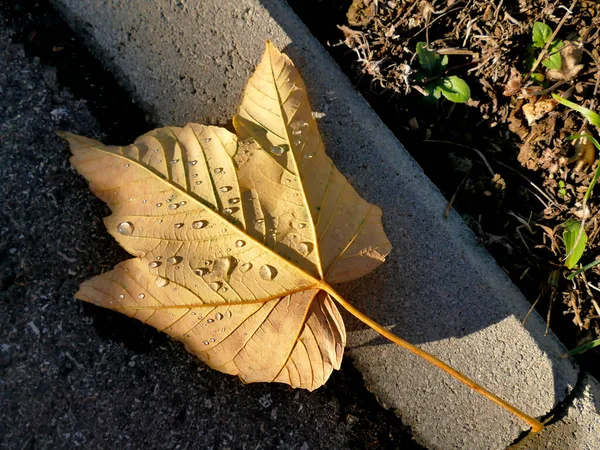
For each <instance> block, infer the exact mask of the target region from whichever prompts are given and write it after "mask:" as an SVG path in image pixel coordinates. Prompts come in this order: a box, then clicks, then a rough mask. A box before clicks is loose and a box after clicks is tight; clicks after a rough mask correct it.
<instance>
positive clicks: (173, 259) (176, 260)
mask: <svg viewBox="0 0 600 450" xmlns="http://www.w3.org/2000/svg"><path fill="white" fill-rule="evenodd" d="M181 261H183V258H182V257H181V256H170V257H169V258H167V262H168V263H169V264H173V265H175V264H179V263H180V262H181Z"/></svg>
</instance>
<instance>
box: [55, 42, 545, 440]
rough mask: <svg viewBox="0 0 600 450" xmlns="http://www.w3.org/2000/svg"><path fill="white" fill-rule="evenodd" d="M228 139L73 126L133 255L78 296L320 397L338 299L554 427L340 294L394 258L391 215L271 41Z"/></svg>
mask: <svg viewBox="0 0 600 450" xmlns="http://www.w3.org/2000/svg"><path fill="white" fill-rule="evenodd" d="M233 122H234V126H235V129H236V132H237V136H236V135H234V134H232V133H230V132H229V131H227V130H225V129H223V128H219V127H214V126H203V125H198V124H188V125H186V126H184V127H182V128H178V127H165V128H160V129H157V130H154V131H151V132H149V133H147V134H145V135H143V136H141V137H140V138H138V139H137V140H136V141H135V143H134V144H133V145H129V146H126V147H116V146H104V145H103V144H101V143H99V142H97V141H94V140H92V139H88V138H84V137H80V136H76V135H73V134H69V133H63V134H62V135H63V136H64V137H65V138H66V139H67V140H68V141H69V143H70V145H71V151H72V153H73V156H72V158H71V163H72V164H73V165H74V166H75V168H76V169H77V170H78V171H79V173H81V174H82V175H83V176H84V177H86V178H87V179H88V180H89V182H90V189H91V190H92V191H93V192H94V193H95V194H96V195H97V196H98V197H99V198H100V199H102V200H104V201H105V202H106V203H107V204H108V206H109V207H110V208H111V210H112V215H111V216H109V217H107V218H106V219H105V224H106V226H107V228H108V231H109V232H110V233H111V234H112V235H113V236H114V237H115V238H116V239H117V241H118V242H119V243H120V244H121V246H123V248H125V249H126V250H127V251H128V252H129V253H131V254H132V255H133V256H135V258H134V259H130V260H127V261H124V262H122V263H120V264H118V265H117V266H116V268H115V269H114V270H112V271H110V272H107V273H104V274H102V275H99V276H97V277H95V278H92V279H91V280H88V281H86V282H84V283H83V284H82V285H81V288H80V290H79V291H78V292H77V293H76V298H78V299H81V300H84V301H87V302H90V303H94V304H96V305H98V306H102V307H105V308H109V309H112V310H115V311H119V312H122V313H124V314H127V315H129V316H131V317H134V318H136V319H138V320H141V321H142V322H144V323H147V324H149V325H152V326H154V327H155V328H157V329H158V330H160V331H164V332H166V333H168V334H169V335H171V336H172V337H173V338H175V339H177V340H180V341H182V342H183V343H184V344H185V346H186V348H187V350H188V351H190V352H191V353H193V354H195V355H197V356H198V357H199V358H200V359H201V360H203V361H205V362H206V363H207V364H208V365H209V366H211V367H213V368H215V369H217V370H220V371H222V372H225V373H229V374H234V375H237V376H239V377H240V378H241V379H242V381H244V382H247V383H249V382H259V381H268V382H271V381H276V382H282V383H287V384H289V385H291V386H293V387H303V388H307V389H315V388H317V387H319V386H321V385H323V384H324V383H325V382H326V381H327V379H328V377H329V375H330V374H331V372H332V370H333V369H338V368H339V367H340V362H341V359H342V354H343V349H344V346H345V343H346V333H345V329H344V324H343V321H342V318H341V316H340V314H339V312H338V310H337V306H336V304H335V303H334V300H335V301H337V303H339V304H341V305H342V306H343V307H344V308H346V309H347V310H348V311H349V312H351V313H352V314H353V315H355V316H356V317H357V318H359V319H360V320H361V321H363V322H364V323H365V324H367V325H369V326H370V327H372V328H373V329H375V330H376V331H378V332H379V333H381V334H382V335H383V336H385V337H387V338H389V339H391V340H392V341H393V342H395V343H397V344H399V345H402V346H403V347H405V348H408V349H409V350H411V351H413V352H414V353H416V354H418V355H420V356H422V357H424V358H425V359H427V360H428V361H430V362H432V363H433V364H435V365H436V366H438V367H440V368H442V369H443V370H445V371H446V372H448V373H450V374H451V375H453V376H455V377H456V378H458V379H459V380H461V381H462V382H463V383H466V384H467V385H469V386H471V387H472V388H473V389H475V390H477V391H478V392H480V393H481V394H483V395H484V396H486V397H487V398H490V399H492V400H493V401H495V402H496V403H498V404H500V405H502V406H503V407H505V408H507V409H508V410H510V411H511V412H513V413H514V414H516V415H518V416H519V417H521V418H523V419H524V420H527V421H528V422H529V423H530V424H531V425H532V427H533V428H534V430H538V429H541V424H540V423H539V422H537V421H536V420H535V419H533V418H531V417H529V416H527V415H525V414H524V413H522V412H520V411H518V410H516V409H515V408H513V407H512V406H510V405H508V404H507V403H506V402H504V401H503V400H501V399H499V398H498V397H496V396H494V395H493V394H491V393H490V392H488V391H486V390H485V389H483V388H481V387H480V386H478V385H477V384H476V383H474V382H473V381H471V380H469V379H468V378H466V377H465V376H463V375H462V374H460V373H458V372H457V371H456V370H454V369H452V368H451V367H449V366H447V365H446V364H445V363H443V362H441V361H440V360H438V359H437V358H435V357H434V356H432V355H430V354H428V353H426V352H424V351H423V350H420V349H419V348H417V347H415V346H414V345H412V344H410V343H408V342H406V341H403V340H402V339H400V338H398V337H397V336H395V335H393V334H391V333H390V332H389V331H387V330H386V329H384V328H383V327H381V326H380V325H378V324H377V323H375V322H373V321H372V320H370V319H369V318H368V317H366V316H364V315H363V314H362V313H360V312H359V311H357V310H356V309H355V308H354V307H353V306H352V305H350V304H349V303H348V302H347V301H346V300H344V299H343V298H342V297H341V296H340V295H339V294H338V293H337V292H336V291H335V290H334V289H333V288H332V287H331V284H333V283H340V282H344V281H349V280H353V279H356V278H359V277H362V276H364V275H366V274H367V273H369V272H371V271H372V270H373V269H374V268H376V267H377V266H378V265H380V264H381V263H382V262H383V261H384V260H385V256H386V255H387V254H388V253H389V251H390V250H391V245H390V243H389V241H388V239H387V237H386V235H385V233H384V231H383V227H382V225H381V215H382V212H381V209H380V208H378V207H377V206H374V205H371V204H369V203H368V202H366V201H365V200H364V199H362V198H361V197H360V196H359V195H358V194H357V193H356V191H355V190H354V189H353V188H352V186H351V185H350V184H349V183H348V181H347V180H346V178H345V177H344V176H343V175H342V174H341V173H340V172H339V171H338V170H337V169H336V167H335V166H334V164H333V162H332V160H331V159H330V158H329V157H328V156H327V155H326V153H325V149H324V145H323V141H322V140H321V136H320V134H319V132H318V129H317V124H316V122H315V120H314V119H313V117H312V113H311V109H310V105H309V102H308V98H307V95H306V88H305V86H304V83H303V81H302V79H301V78H300V74H299V73H298V71H297V69H296V68H295V67H294V65H293V64H292V62H291V60H290V59H289V58H288V57H287V56H285V55H283V54H281V53H280V52H279V51H278V50H277V49H276V48H275V47H274V46H273V45H272V44H270V43H267V48H266V51H265V53H264V55H263V58H262V60H261V62H260V64H259V65H258V67H257V69H256V71H255V73H254V74H253V75H252V77H251V78H250V80H249V81H248V84H247V86H246V89H245V91H244V96H243V100H242V103H241V105H240V108H239V111H238V114H237V115H236V116H235V118H234V120H233Z"/></svg>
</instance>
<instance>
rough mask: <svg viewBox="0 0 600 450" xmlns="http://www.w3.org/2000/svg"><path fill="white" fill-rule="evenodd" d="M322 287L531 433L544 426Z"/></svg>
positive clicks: (401, 345) (333, 292) (359, 318)
mask: <svg viewBox="0 0 600 450" xmlns="http://www.w3.org/2000/svg"><path fill="white" fill-rule="evenodd" d="M322 289H323V290H325V291H327V293H329V294H330V295H331V296H332V297H333V298H335V300H336V301H337V302H338V303H339V304H340V305H342V306H343V307H344V308H345V309H346V310H347V311H348V312H349V313H350V314H352V315H353V316H354V317H356V318H357V319H358V320H360V321H361V322H363V323H364V324H365V325H367V326H368V327H370V328H372V329H373V330H374V331H376V332H377V333H379V334H380V335H382V336H383V337H385V338H387V339H389V340H390V341H392V342H393V343H394V344H397V345H399V346H400V347H403V348H405V349H406V350H408V351H410V352H412V353H414V354H415V355H417V356H420V357H421V358H423V359H425V360H426V361H429V362H430V363H431V364H433V365H434V366H436V367H438V368H439V369H441V370H443V371H444V372H446V373H447V374H449V375H451V376H452V377H454V378H456V379H457V380H458V381H460V382H461V383H463V384H465V385H467V386H469V387H470V388H471V389H473V390H474V391H476V392H478V393H479V394H481V395H483V396H484V397H485V398H487V399H488V400H491V401H492V402H494V403H496V404H497V405H499V406H501V407H502V408H504V409H506V410H507V411H509V412H510V413H512V414H514V415H515V416H517V417H518V418H520V419H522V420H524V421H525V422H527V423H528V424H529V425H530V426H531V431H532V432H533V433H538V432H539V431H541V430H542V429H543V428H544V425H543V424H542V423H541V422H540V421H539V420H537V419H534V418H533V417H531V416H529V415H527V414H525V413H524V412H523V411H521V410H519V409H518V408H515V407H514V406H512V405H511V404H510V403H508V402H506V401H504V400H502V399H501V398H500V397H498V396H497V395H495V394H492V393H491V392H490V391H488V390H487V389H485V388H484V387H482V386H480V385H479V384H477V383H475V382H474V381H473V380H471V379H470V378H468V377H466V376H465V375H463V374H462V373H460V372H459V371H457V370H456V369H454V368H452V367H450V366H449V365H448V364H446V363H445V362H443V361H441V360H440V359H438V358H436V357H435V356H433V355H432V354H430V353H428V352H426V351H425V350H422V349H420V348H419V347H417V346H416V345H413V344H411V343H410V342H408V341H405V340H404V339H402V338H399V337H398V336H396V335H395V334H393V333H391V332H389V331H388V330H386V329H385V328H384V327H382V326H381V325H379V324H378V323H377V322H375V321H373V320H371V319H370V318H368V317H367V316H365V315H364V314H363V313H362V312H360V311H359V310H358V309H356V308H355V307H354V306H352V305H351V304H350V303H348V302H347V301H346V300H345V299H344V298H343V297H342V296H341V295H340V294H338V293H337V292H336V291H335V290H334V289H333V288H332V287H331V286H329V285H328V284H325V283H324V285H323V287H322Z"/></svg>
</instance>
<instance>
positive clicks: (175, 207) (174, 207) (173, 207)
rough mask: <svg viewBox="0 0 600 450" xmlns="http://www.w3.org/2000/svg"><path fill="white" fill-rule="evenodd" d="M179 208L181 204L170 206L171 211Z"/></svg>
mask: <svg viewBox="0 0 600 450" xmlns="http://www.w3.org/2000/svg"><path fill="white" fill-rule="evenodd" d="M177 208H179V203H173V204H172V205H169V209H177Z"/></svg>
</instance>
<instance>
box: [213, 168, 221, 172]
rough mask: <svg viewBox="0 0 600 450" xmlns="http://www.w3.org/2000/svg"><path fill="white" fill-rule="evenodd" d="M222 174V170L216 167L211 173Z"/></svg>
mask: <svg viewBox="0 0 600 450" xmlns="http://www.w3.org/2000/svg"><path fill="white" fill-rule="evenodd" d="M221 172H223V169H222V168H221V167H217V168H216V169H215V170H213V173H221Z"/></svg>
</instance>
